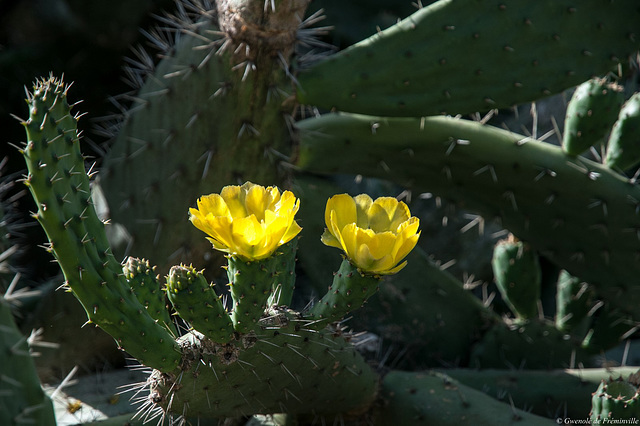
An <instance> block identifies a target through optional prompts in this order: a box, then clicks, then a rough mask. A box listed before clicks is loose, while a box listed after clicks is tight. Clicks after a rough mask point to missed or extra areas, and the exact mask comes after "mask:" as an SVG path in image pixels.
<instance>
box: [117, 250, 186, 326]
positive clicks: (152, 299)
mask: <svg viewBox="0 0 640 426" xmlns="http://www.w3.org/2000/svg"><path fill="white" fill-rule="evenodd" d="M155 271H156V267H155V266H153V267H152V266H151V265H150V264H149V261H148V260H145V259H138V258H135V257H129V258H127V260H126V261H125V263H124V266H123V267H122V272H123V273H124V277H125V279H126V280H127V283H128V284H129V286H130V287H131V289H132V290H133V292H134V294H135V295H136V297H137V298H138V300H139V301H140V303H142V305H143V306H144V307H145V308H147V312H148V313H149V315H151V318H153V319H154V320H156V321H158V323H160V324H161V325H162V326H164V327H165V328H166V329H167V330H169V331H170V332H171V334H173V335H174V336H177V335H178V331H177V330H176V328H175V325H174V324H173V321H171V317H170V315H169V311H168V310H167V303H166V300H165V293H164V291H162V286H161V285H160V280H159V278H158V275H156V273H155Z"/></svg>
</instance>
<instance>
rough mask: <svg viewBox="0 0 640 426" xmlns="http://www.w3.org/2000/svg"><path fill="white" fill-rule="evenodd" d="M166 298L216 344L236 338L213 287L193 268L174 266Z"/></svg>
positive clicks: (231, 324) (194, 326)
mask: <svg viewBox="0 0 640 426" xmlns="http://www.w3.org/2000/svg"><path fill="white" fill-rule="evenodd" d="M167 297H168V298H169V300H170V301H171V304H172V305H173V307H174V308H175V310H176V311H177V312H178V315H180V317H181V318H182V319H183V320H185V321H187V322H188V323H189V324H191V326H192V327H193V328H194V329H196V330H198V331H199V332H200V333H202V334H204V335H205V336H207V337H208V338H209V339H211V340H212V341H213V342H216V343H227V342H229V341H230V340H231V339H233V323H232V322H231V317H229V314H228V313H227V311H226V309H225V307H224V305H223V304H222V301H221V300H220V297H218V295H216V293H215V290H214V289H213V285H212V284H209V282H208V281H207V279H206V278H205V277H204V275H202V271H197V270H196V269H195V268H194V267H193V266H185V265H180V266H174V267H172V268H171V270H170V271H169V276H168V277H167Z"/></svg>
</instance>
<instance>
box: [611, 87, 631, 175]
mask: <svg viewBox="0 0 640 426" xmlns="http://www.w3.org/2000/svg"><path fill="white" fill-rule="evenodd" d="M639 129H640V93H636V94H635V95H633V96H632V97H631V98H629V100H628V101H627V102H625V104H624V105H623V106H622V109H620V115H619V116H618V120H617V121H616V122H615V124H614V125H613V129H612V130H611V135H610V136H609V143H608V145H607V156H606V158H605V164H606V165H607V166H609V167H612V168H615V169H620V170H627V169H630V168H631V167H633V166H636V165H638V163H640V145H639V144H638V130H639Z"/></svg>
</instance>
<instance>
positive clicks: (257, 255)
mask: <svg viewBox="0 0 640 426" xmlns="http://www.w3.org/2000/svg"><path fill="white" fill-rule="evenodd" d="M197 207H198V208H197V209H194V208H191V209H189V220H191V223H193V225H194V226H195V227H196V228H198V229H200V230H201V231H203V232H205V233H206V234H208V235H209V236H210V238H209V237H207V239H208V240H209V241H211V244H213V247H214V248H215V249H217V250H220V251H223V252H226V253H229V254H234V255H238V256H240V257H241V258H243V259H245V260H249V261H252V260H260V259H266V258H267V257H269V256H271V255H272V254H273V252H274V251H275V250H276V249H277V248H278V247H279V246H281V245H282V244H286V243H288V242H289V241H291V239H293V237H295V236H296V235H298V233H299V232H300V230H301V229H302V228H300V226H298V224H297V223H296V221H295V220H294V216H295V214H296V213H297V212H298V208H299V207H300V200H298V199H297V198H296V197H295V195H293V193H292V192H291V191H284V192H283V193H282V194H280V190H279V189H278V188H277V187H274V186H269V187H267V188H265V187H264V186H260V185H256V184H253V183H251V182H246V183H245V184H244V185H242V186H237V185H230V186H225V187H224V188H222V191H221V192H220V194H210V195H205V196H202V197H200V198H199V199H198V204H197Z"/></svg>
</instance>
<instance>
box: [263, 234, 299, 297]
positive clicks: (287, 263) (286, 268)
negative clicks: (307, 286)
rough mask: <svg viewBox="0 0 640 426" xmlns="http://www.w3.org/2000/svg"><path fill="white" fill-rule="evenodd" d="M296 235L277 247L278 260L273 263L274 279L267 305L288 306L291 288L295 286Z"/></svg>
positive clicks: (291, 293) (291, 295)
mask: <svg viewBox="0 0 640 426" xmlns="http://www.w3.org/2000/svg"><path fill="white" fill-rule="evenodd" d="M297 250H298V237H295V238H294V239H292V240H291V241H289V242H288V243H287V244H283V245H282V246H280V247H279V248H278V252H277V256H278V260H277V262H276V264H275V271H274V272H275V274H276V275H275V280H274V281H273V284H272V288H271V295H270V296H269V299H268V300H267V306H273V305H278V306H290V305H291V300H292V299H293V290H294V289H295V288H296V253H297Z"/></svg>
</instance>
